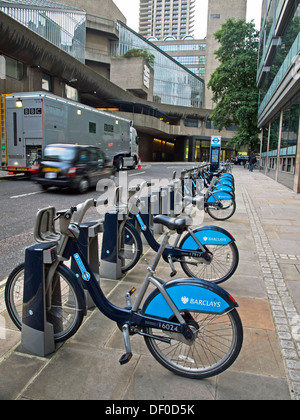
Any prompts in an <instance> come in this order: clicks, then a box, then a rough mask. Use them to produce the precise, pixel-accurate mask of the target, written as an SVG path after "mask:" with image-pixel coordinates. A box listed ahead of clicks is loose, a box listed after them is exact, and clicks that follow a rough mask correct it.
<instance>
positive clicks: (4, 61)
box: [0, 55, 24, 80]
mask: <svg viewBox="0 0 300 420" xmlns="http://www.w3.org/2000/svg"><path fill="white" fill-rule="evenodd" d="M0 58H1V74H3V76H2V77H3V78H5V77H11V78H12V79H16V80H22V79H23V74H24V68H23V63H21V61H17V60H15V59H13V58H10V57H7V56H6V55H1V56H0Z"/></svg>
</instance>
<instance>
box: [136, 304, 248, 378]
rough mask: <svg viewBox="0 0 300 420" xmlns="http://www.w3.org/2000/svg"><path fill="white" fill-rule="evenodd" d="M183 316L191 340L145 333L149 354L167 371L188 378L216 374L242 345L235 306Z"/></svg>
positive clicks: (233, 359)
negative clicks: (157, 338)
mask: <svg viewBox="0 0 300 420" xmlns="http://www.w3.org/2000/svg"><path fill="white" fill-rule="evenodd" d="M183 317H184V318H185V320H186V322H187V323H188V324H189V326H190V328H191V329H192V330H193V332H194V335H195V338H194V340H193V342H192V343H189V342H188V341H186V340H185V339H184V337H183V336H182V335H181V334H178V333H172V332H169V331H168V332H166V331H164V334H163V335H164V338H167V339H169V340H170V343H165V342H162V341H159V340H156V339H155V338H152V337H149V336H145V337H144V339H145V342H146V345H147V347H148V349H149V351H150V352H151V354H152V355H153V357H154V358H155V359H156V360H157V361H158V362H159V363H160V364H161V365H163V366H164V367H165V368H167V369H169V370H170V371H171V372H173V373H175V374H177V375H180V376H184V377H188V378H191V379H204V378H209V377H211V376H215V375H218V374H219V373H221V372H223V371H224V370H226V369H228V368H229V366H231V365H232V363H233V362H234V361H235V360H236V358H237V356H238V355H239V352H240V350H241V347H242V342H243V328H242V323H241V320H240V317H239V314H238V312H237V311H236V309H231V310H230V311H229V312H226V313H224V314H222V315H219V314H204V313H199V312H191V311H188V312H187V311H185V312H184V313H183ZM145 332H146V333H148V334H152V335H157V336H159V335H161V331H159V330H155V329H153V328H145Z"/></svg>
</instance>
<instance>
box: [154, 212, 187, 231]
mask: <svg viewBox="0 0 300 420" xmlns="http://www.w3.org/2000/svg"><path fill="white" fill-rule="evenodd" d="M153 223H161V224H162V225H164V226H166V227H167V228H168V229H170V230H176V231H177V232H178V231H180V232H183V231H184V230H185V229H186V227H187V226H188V225H187V222H186V220H185V219H183V218H181V219H180V218H179V219H177V218H176V217H169V216H163V215H162V214H158V215H157V216H154V218H153Z"/></svg>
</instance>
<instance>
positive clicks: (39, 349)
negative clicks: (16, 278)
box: [21, 243, 60, 357]
mask: <svg viewBox="0 0 300 420" xmlns="http://www.w3.org/2000/svg"><path fill="white" fill-rule="evenodd" d="M54 251H55V244H53V243H52V244H37V245H34V246H32V247H29V248H27V249H26V252H25V273H24V295H23V314H22V334H21V344H22V347H23V348H24V349H26V350H28V351H29V352H30V353H32V354H35V355H37V356H42V357H43V356H46V355H48V354H51V353H53V352H54V351H56V349H57V346H56V345H55V342H54V327H53V325H52V324H51V323H50V322H49V321H48V320H47V313H46V299H45V294H46V285H45V282H46V265H45V264H46V263H50V262H51V260H52V258H53V256H54V255H55V252H54ZM58 293H60V292H59V291H58Z"/></svg>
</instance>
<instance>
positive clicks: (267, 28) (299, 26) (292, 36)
mask: <svg viewBox="0 0 300 420" xmlns="http://www.w3.org/2000/svg"><path fill="white" fill-rule="evenodd" d="M281 8H282V1H281V0H272V1H270V2H269V8H268V10H267V13H266V16H265V19H264V24H263V27H262V30H261V34H260V49H259V51H260V53H259V59H260V63H259V71H261V68H262V67H263V65H264V60H265V55H266V53H267V52H268V50H269V49H270V45H271V43H272V40H273V39H274V37H275V36H276V35H277V34H276V33H275V27H276V22H277V19H276V16H277V17H278V13H279V11H280V10H281ZM280 38H281V40H280V42H279V44H278V46H277V47H276V51H275V54H274V58H273V60H272V63H271V65H270V71H268V72H267V73H266V78H265V81H264V83H263V85H262V86H261V87H260V91H259V106H260V108H259V112H262V110H263V109H264V107H265V105H266V103H267V102H268V101H269V99H270V98H271V96H272V95H273V94H274V92H275V90H276V88H277V87H278V84H279V83H280V82H281V80H282V78H283V76H284V74H285V73H286V71H287V70H288V68H289V67H290V65H291V63H292V62H293V60H294V58H295V56H296V55H297V53H298V52H299V51H300V0H295V2H294V9H293V12H292V13H291V14H290V16H289V18H288V21H287V23H286V25H285V30H284V32H283V33H282V34H280Z"/></svg>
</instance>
